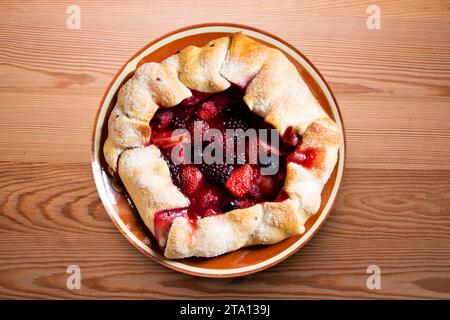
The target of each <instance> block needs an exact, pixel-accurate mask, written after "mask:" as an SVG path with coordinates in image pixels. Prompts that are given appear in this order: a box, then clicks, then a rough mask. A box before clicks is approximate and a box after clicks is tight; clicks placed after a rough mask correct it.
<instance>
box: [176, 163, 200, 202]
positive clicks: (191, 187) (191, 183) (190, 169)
mask: <svg viewBox="0 0 450 320" xmlns="http://www.w3.org/2000/svg"><path fill="white" fill-rule="evenodd" d="M180 181H181V190H182V191H183V192H184V193H185V194H186V195H188V196H192V195H193V194H194V193H195V192H197V191H198V189H200V187H201V185H202V184H203V182H204V181H205V178H204V177H203V174H202V172H201V171H200V170H199V169H198V168H197V167H195V166H193V165H183V166H181V168H180Z"/></svg>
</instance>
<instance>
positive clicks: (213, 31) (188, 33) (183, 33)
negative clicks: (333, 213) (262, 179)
mask: <svg viewBox="0 0 450 320" xmlns="http://www.w3.org/2000/svg"><path fill="white" fill-rule="evenodd" d="M238 31H240V32H243V33H244V34H246V35H248V36H250V37H252V38H254V39H256V40H258V41H259V42H262V43H265V44H266V45H268V46H272V47H276V48H278V49H279V50H281V51H282V52H284V53H285V54H286V55H287V56H288V57H289V59H290V60H291V61H292V62H293V63H294V64H295V66H296V67H297V69H298V70H299V72H300V73H301V75H302V76H303V78H304V79H305V80H306V82H307V83H308V85H309V86H310V88H311V90H312V91H313V93H314V94H315V96H316V97H317V98H318V100H319V101H320V103H321V105H322V107H323V108H324V109H325V110H326V111H327V112H328V114H329V115H330V117H331V118H333V119H334V120H335V121H336V123H337V124H338V126H339V128H340V130H341V134H342V136H343V137H344V139H342V141H343V143H342V145H341V147H340V150H339V157H338V162H337V165H336V167H335V169H334V171H333V174H332V175H331V178H330V179H329V181H328V183H327V184H326V185H325V188H324V190H323V192H322V204H321V207H320V211H319V212H318V213H317V214H315V215H314V216H312V217H311V218H309V220H308V221H307V223H306V226H305V227H306V232H305V233H304V234H302V235H298V236H294V237H291V238H289V239H286V240H284V241H281V242H279V243H277V244H273V245H269V246H253V247H247V248H243V249H240V250H237V251H235V252H231V253H228V254H224V255H222V256H219V257H216V258H208V259H206V258H189V259H182V260H168V259H166V258H164V256H163V255H162V253H161V250H160V249H159V247H158V246H157V245H156V242H155V240H154V239H153V237H152V235H151V233H150V232H149V231H148V230H147V229H146V228H145V226H144V224H143V222H142V221H141V219H140V217H139V214H138V213H137V212H136V209H135V208H134V207H133V206H132V204H131V202H130V201H128V199H127V197H126V196H125V193H124V192H123V190H122V189H121V186H120V184H118V183H117V182H116V181H115V180H114V179H112V177H111V176H110V175H108V173H107V166H106V163H105V160H104V158H103V153H102V146H103V143H104V141H105V139H106V136H107V128H106V127H107V125H106V124H107V119H108V116H109V113H110V112H111V110H112V108H113V107H114V105H115V103H116V98H117V92H118V89H119V88H120V87H121V85H122V84H123V83H124V82H125V81H126V80H127V79H129V78H130V77H131V76H132V75H133V73H134V71H135V70H136V68H138V67H139V66H140V65H141V64H143V63H146V62H150V61H155V62H161V61H162V60H164V59H165V58H166V57H168V56H170V55H172V54H174V53H175V52H177V51H178V50H180V49H182V48H184V47H186V46H188V45H196V46H203V45H205V44H206V43H207V42H209V41H210V40H212V39H216V38H218V37H221V36H224V35H228V34H230V33H234V32H238ZM344 141H345V136H344V130H343V125H342V119H341V116H340V113H339V109H338V106H337V103H336V100H335V98H334V96H333V94H332V92H331V90H330V88H329V86H328V85H327V83H326V82H325V80H324V78H323V77H322V76H321V75H320V73H319V71H318V70H317V69H316V68H315V67H314V66H313V64H312V63H311V62H310V61H309V60H308V59H307V58H306V57H305V56H304V55H302V54H301V53H300V52H299V51H298V50H297V49H295V48H294V47H292V46H291V45H289V44H288V43H287V42H285V41H283V40H282V39H280V38H278V37H276V36H274V35H271V34H269V33H268V32H265V31H262V30H258V29H255V28H251V27H247V26H243V25H235V24H205V25H196V26H190V27H186V28H183V29H180V30H177V31H174V32H172V33H170V34H167V35H165V36H163V37H161V38H159V39H156V40H155V41H152V42H151V43H149V44H148V45H147V46H145V47H144V48H143V49H142V50H140V51H139V52H138V53H136V54H135V55H134V56H133V57H132V58H131V59H130V60H129V61H128V62H127V63H126V64H125V65H124V66H123V67H122V68H121V70H120V71H119V72H118V73H117V74H116V76H115V77H114V79H113V80H112V82H111V84H110V85H109V87H108V89H107V91H106V93H105V95H104V97H103V99H102V102H101V104H100V107H99V110H98V114H97V117H96V121H95V124H94V132H93V142H92V168H93V173H94V179H95V183H96V186H97V189H98V192H99V194H100V198H101V200H102V202H103V204H104V206H105V208H106V211H107V212H108V214H109V216H110V217H111V219H112V221H113V222H114V224H115V225H116V226H117V228H118V229H119V230H120V231H121V232H122V233H123V235H124V236H125V237H126V238H127V239H128V240H129V241H130V242H131V243H132V244H133V245H134V246H135V247H136V248H138V249H139V250H140V251H141V252H142V253H144V254H145V255H147V256H148V257H150V258H152V259H153V260H155V261H157V262H158V263H160V264H162V265H164V266H166V267H169V268H172V269H174V270H177V271H180V272H184V273H188V274H191V275H197V276H204V277H234V276H241V275H247V274H250V273H254V272H257V271H260V270H263V269H266V268H269V267H271V266H273V265H275V264H277V263H279V262H280V261H282V260H284V259H286V258H287V257H289V256H290V255H292V254H293V253H295V252H296V251H297V250H299V249H300V248H301V247H302V246H303V245H305V243H306V242H308V241H309V240H310V239H311V237H312V236H313V235H314V234H315V233H316V232H317V230H318V229H319V228H320V226H321V225H322V224H323V223H324V221H325V219H326V218H327V216H328V215H329V213H330V210H331V207H332V206H333V203H334V200H335V198H336V194H337V192H338V189H339V186H340V183H341V179H342V173H343V170H344V158H345V145H344V144H345V143H344Z"/></svg>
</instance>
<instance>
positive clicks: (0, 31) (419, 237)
mask: <svg viewBox="0 0 450 320" xmlns="http://www.w3.org/2000/svg"><path fill="white" fill-rule="evenodd" d="M72 3H73V4H75V5H78V6H79V8H80V9H81V29H80V30H69V29H67V27H66V20H67V18H68V16H69V14H67V13H66V9H67V7H68V6H69V4H72ZM370 4H371V3H370V2H368V1H340V2H337V3H336V2H335V1H329V2H327V1H310V2H306V1H275V0H272V1H249V0H246V1H241V2H240V4H239V5H236V4H232V3H231V1H208V2H206V1H196V0H192V1H174V0H171V1H152V3H145V2H144V1H142V2H140V1H132V2H130V3H127V4H125V2H123V3H121V2H113V3H111V4H106V3H104V2H100V1H98V2H93V1H78V0H77V1H75V2H72V1H42V2H41V1H37V2H32V3H30V2H26V3H25V2H19V1H1V4H0V8H1V10H0V40H1V46H0V79H1V84H0V108H1V116H0V155H1V156H0V166H1V171H0V214H1V215H0V297H2V298H44V299H46V298H182V299H184V298H282V299H284V298H447V299H448V298H450V42H449V39H450V5H449V3H448V1H396V2H395V3H391V1H377V4H378V5H379V7H380V9H381V29H380V30H369V29H368V28H367V26H366V20H367V18H368V16H369V14H368V13H366V9H367V7H368V6H369V5H370ZM217 21H223V22H236V23H243V24H248V25H251V26H254V27H258V28H262V29H265V30H267V31H269V32H272V33H274V34H276V35H278V36H280V37H282V38H284V39H285V40H287V41H288V42H290V43H291V44H293V45H294V46H295V47H297V48H298V49H300V50H301V51H302V52H303V53H304V54H305V55H306V56H307V57H308V58H310V59H311V61H312V62H313V63H314V64H315V65H316V66H317V67H318V68H319V69H320V71H321V72H322V74H323V75H324V76H325V78H326V79H327V80H328V81H329V83H330V85H331V87H332V89H333V90H334V92H335V94H336V97H337V100H338V102H339V105H340V108H341V111H342V114H343V117H344V121H345V126H346V132H347V143H348V161H347V168H346V171H345V174H344V183H343V185H342V188H341V191H340V195H339V196H338V200H337V203H336V206H335V209H334V211H333V213H332V214H331V216H330V218H329V220H328V221H327V223H326V224H325V226H324V227H323V228H322V229H321V230H320V231H319V232H318V234H317V235H316V236H315V237H314V238H313V239H312V240H311V242H309V243H308V245H307V246H306V247H304V248H303V249H302V250H300V251H299V252H298V253H296V254H295V255H294V256H292V257H291V258H289V259H288V260H286V261H285V262H282V263H280V264H279V265H277V266H275V267H273V268H271V269H269V270H267V271H264V272H260V273H258V274H255V275H251V276H247V277H244V278H237V279H215V280H211V279H204V278H195V277H191V276H187V275H184V274H180V273H177V272H174V271H171V270H168V269H166V268H164V267H162V266H160V265H158V264H157V263H155V262H153V261H152V260H149V259H148V258H147V257H145V256H144V255H143V254H141V253H140V252H138V251H137V250H136V249H135V248H134V247H133V246H132V245H131V244H130V243H129V242H128V241H127V240H126V239H125V238H124V237H123V236H122V235H121V234H120V233H119V231H118V230H117V229H116V228H115V227H114V225H113V223H112V222H111V221H110V219H109V218H108V216H107V214H106V212H105V209H104V208H103V206H102V203H101V202H100V199H99V197H98V194H97V191H96V188H95V186H94V182H93V178H92V175H91V165H90V159H91V154H90V146H91V130H92V125H93V121H94V116H95V113H96V110H97V108H98V104H99V102H100V100H101V97H102V95H103V93H104V91H105V89H106V87H107V85H108V83H109V81H110V80H111V79H112V77H113V75H114V74H115V73H116V72H117V71H118V69H119V68H120V67H121V65H122V64H123V63H124V62H125V61H126V60H127V59H128V58H129V57H130V56H132V55H133V54H134V53H135V52H136V51H138V50H139V49H140V48H141V47H143V46H144V45H145V44H146V43H147V42H149V41H151V40H152V39H154V38H155V37H157V36H159V35H162V34H164V33H167V32H169V31H172V30H174V29H177V28H180V27H183V26H186V25H191V24H196V23H203V22H217ZM72 264H75V265H79V266H80V268H81V277H82V280H81V289H80V290H70V289H68V288H67V287H66V279H67V276H68V274H67V273H66V268H67V266H68V265H72ZM372 264H375V265H378V266H379V267H380V268H381V284H382V288H381V289H380V290H369V289H368V288H367V286H366V280H367V277H368V276H369V275H368V274H367V273H366V269H367V267H368V266H369V265H372Z"/></svg>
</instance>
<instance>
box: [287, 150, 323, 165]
mask: <svg viewBox="0 0 450 320" xmlns="http://www.w3.org/2000/svg"><path fill="white" fill-rule="evenodd" d="M318 157H319V150H318V149H313V148H308V149H305V150H300V149H297V150H295V151H294V152H292V153H291V154H290V155H289V156H288V157H287V159H286V161H287V162H294V163H296V164H299V165H301V166H303V167H305V168H308V169H312V168H313V167H314V166H315V164H316V163H317V161H316V160H317V158H318Z"/></svg>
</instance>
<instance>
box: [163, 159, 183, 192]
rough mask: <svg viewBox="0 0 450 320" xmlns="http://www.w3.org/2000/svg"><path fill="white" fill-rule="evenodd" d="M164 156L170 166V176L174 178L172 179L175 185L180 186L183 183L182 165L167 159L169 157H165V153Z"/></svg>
mask: <svg viewBox="0 0 450 320" xmlns="http://www.w3.org/2000/svg"><path fill="white" fill-rule="evenodd" d="M163 158H164V160H165V161H166V163H167V166H168V167H169V171H170V176H171V178H172V181H173V182H174V183H175V185H177V186H180V185H181V179H180V165H179V164H175V163H173V162H172V161H170V160H169V159H167V157H165V156H164V155H163Z"/></svg>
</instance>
